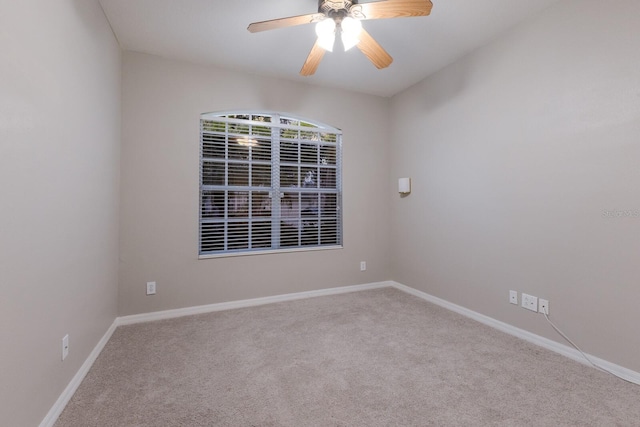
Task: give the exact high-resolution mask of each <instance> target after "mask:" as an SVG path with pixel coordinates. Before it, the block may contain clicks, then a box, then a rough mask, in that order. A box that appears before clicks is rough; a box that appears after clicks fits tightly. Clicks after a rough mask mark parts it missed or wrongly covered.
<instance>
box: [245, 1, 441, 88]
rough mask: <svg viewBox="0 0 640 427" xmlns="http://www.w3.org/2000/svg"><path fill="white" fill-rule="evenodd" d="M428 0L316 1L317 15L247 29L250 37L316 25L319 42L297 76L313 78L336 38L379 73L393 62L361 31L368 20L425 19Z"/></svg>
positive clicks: (428, 8) (270, 22) (366, 33)
mask: <svg viewBox="0 0 640 427" xmlns="http://www.w3.org/2000/svg"><path fill="white" fill-rule="evenodd" d="M432 7H433V4H432V3H431V0H380V1H375V2H369V3H358V0H318V13H311V14H308V15H299V16H291V17H288V18H280V19H271V20H269V21H261V22H254V23H252V24H250V25H249V27H248V28H247V29H248V30H249V31H250V32H252V33H257V32H260V31H267V30H274V29H276V28H284V27H293V26H296V25H303V24H311V23H316V35H317V36H318V39H317V40H316V43H315V44H314V45H313V48H312V49H311V52H310V53H309V56H308V57H307V60H306V61H305V62H304V65H303V66H302V69H301V70H300V74H302V75H303V76H310V75H313V74H314V73H315V72H316V70H317V68H318V65H319V64H320V61H321V60H322V58H323V56H324V54H325V52H326V51H330V52H331V51H332V50H333V45H334V43H335V38H336V34H339V35H340V37H341V39H342V43H343V44H344V48H345V50H349V49H350V48H352V47H353V46H357V47H358V49H360V50H361V51H362V53H364V54H365V55H366V57H367V58H369V60H370V61H371V62H372V63H373V65H375V66H376V67H377V68H378V69H381V68H386V67H388V66H389V65H390V64H391V63H392V62H393V58H392V57H391V55H389V54H388V53H387V51H386V50H384V48H383V47H382V46H380V44H378V42H377V41H375V40H374V38H373V37H371V35H370V34H369V33H368V32H366V31H365V30H364V29H363V28H362V23H361V21H363V20H367V19H385V18H402V17H412V16H426V15H429V14H430V13H431V8H432Z"/></svg>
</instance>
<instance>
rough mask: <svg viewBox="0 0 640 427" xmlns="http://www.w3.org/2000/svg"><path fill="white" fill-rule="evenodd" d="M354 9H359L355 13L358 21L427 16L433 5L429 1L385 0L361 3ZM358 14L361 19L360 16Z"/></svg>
mask: <svg viewBox="0 0 640 427" xmlns="http://www.w3.org/2000/svg"><path fill="white" fill-rule="evenodd" d="M354 7H357V8H358V9H359V10H357V12H356V16H357V17H358V18H359V19H385V18H408V17H412V16H427V15H429V14H430V13H431V8H432V7H433V3H431V0H386V1H377V2H373V3H361V4H358V5H354ZM354 12H355V11H354ZM360 12H361V13H362V15H364V16H363V17H361V16H360V14H359V13H360Z"/></svg>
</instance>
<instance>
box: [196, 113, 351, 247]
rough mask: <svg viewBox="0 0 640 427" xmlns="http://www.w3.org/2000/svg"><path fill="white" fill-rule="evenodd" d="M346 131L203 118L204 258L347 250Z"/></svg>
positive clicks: (256, 119) (249, 116) (265, 118)
mask: <svg viewBox="0 0 640 427" xmlns="http://www.w3.org/2000/svg"><path fill="white" fill-rule="evenodd" d="M341 163H342V133H341V132H340V130H338V129H335V128H332V127H329V126H326V125H322V124H319V123H313V122H310V121H306V120H301V119H299V118H295V117H290V116H282V115H280V114H273V113H267V114H256V113H207V114H203V115H202V116H201V120H200V248H199V249H200V251H199V253H200V256H201V257H207V256H215V255H229V254H235V253H257V252H266V251H282V250H294V249H310V248H328V247H340V246H341V245H342V212H341V204H342V183H341V181H342V180H341V169H342V168H341Z"/></svg>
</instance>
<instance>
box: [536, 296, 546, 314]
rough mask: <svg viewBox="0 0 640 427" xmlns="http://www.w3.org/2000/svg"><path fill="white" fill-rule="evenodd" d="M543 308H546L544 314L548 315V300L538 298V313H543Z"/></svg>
mask: <svg viewBox="0 0 640 427" xmlns="http://www.w3.org/2000/svg"><path fill="white" fill-rule="evenodd" d="M544 307H546V314H547V315H549V300H546V299H542V298H540V299H539V300H538V312H539V313H545V310H544Z"/></svg>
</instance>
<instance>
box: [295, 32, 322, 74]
mask: <svg viewBox="0 0 640 427" xmlns="http://www.w3.org/2000/svg"><path fill="white" fill-rule="evenodd" d="M324 53H325V50H324V49H323V48H321V47H320V45H319V44H318V41H317V40H316V43H315V44H314V45H313V47H312V48H311V52H309V56H307V60H306V61H304V65H303V66H302V69H301V70H300V74H301V75H303V76H311V75H313V74H314V73H315V72H316V70H317V69H318V65H320V61H322V58H323V57H324Z"/></svg>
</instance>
